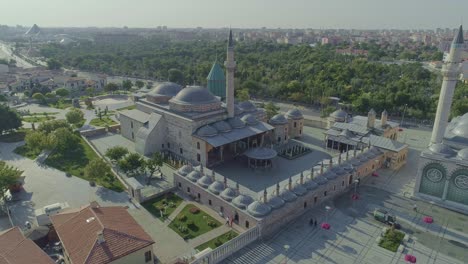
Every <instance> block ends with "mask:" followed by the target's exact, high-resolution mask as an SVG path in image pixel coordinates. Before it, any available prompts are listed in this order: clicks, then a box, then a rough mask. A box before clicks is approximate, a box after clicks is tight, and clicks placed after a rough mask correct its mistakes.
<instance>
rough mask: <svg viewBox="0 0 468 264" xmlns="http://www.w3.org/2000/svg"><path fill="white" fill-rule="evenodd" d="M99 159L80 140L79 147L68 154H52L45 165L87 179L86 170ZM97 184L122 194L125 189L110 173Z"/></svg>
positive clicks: (99, 179) (97, 181)
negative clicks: (91, 162) (93, 161)
mask: <svg viewBox="0 0 468 264" xmlns="http://www.w3.org/2000/svg"><path fill="white" fill-rule="evenodd" d="M95 158H98V156H97V155H96V153H95V152H94V151H93V150H92V149H91V147H90V146H89V145H88V144H87V143H86V142H85V141H84V140H83V139H82V138H80V144H79V147H77V148H76V149H74V150H70V151H69V152H67V153H66V154H64V155H62V154H59V153H52V154H51V155H50V156H49V157H48V158H47V159H46V161H45V164H46V165H48V166H51V167H54V168H56V169H58V170H61V171H64V172H68V173H70V174H72V175H74V176H77V177H80V178H82V179H85V180H90V179H87V178H86V176H85V174H84V168H85V167H86V165H88V163H89V161H91V160H93V159H95ZM94 181H95V182H96V183H97V184H99V185H101V186H103V187H106V188H108V189H111V190H114V191H118V192H121V191H123V190H124V189H125V187H124V186H123V185H122V183H121V182H120V181H119V180H118V179H117V178H116V176H114V175H113V174H112V172H110V171H109V174H108V175H103V176H102V178H98V179H95V180H94Z"/></svg>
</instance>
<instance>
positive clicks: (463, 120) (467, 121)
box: [450, 113, 468, 143]
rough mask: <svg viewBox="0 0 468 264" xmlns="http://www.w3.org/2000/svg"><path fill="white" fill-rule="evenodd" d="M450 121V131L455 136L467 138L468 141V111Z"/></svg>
mask: <svg viewBox="0 0 468 264" xmlns="http://www.w3.org/2000/svg"><path fill="white" fill-rule="evenodd" d="M450 123H451V124H450V126H451V130H450V131H451V132H452V133H453V134H454V135H455V136H459V137H462V138H464V139H466V140H467V143H468V113H466V114H464V115H463V116H458V117H455V118H454V119H453V120H452V122H450Z"/></svg>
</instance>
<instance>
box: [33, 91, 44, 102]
mask: <svg viewBox="0 0 468 264" xmlns="http://www.w3.org/2000/svg"><path fill="white" fill-rule="evenodd" d="M32 98H33V99H35V100H37V101H38V102H39V103H41V104H44V103H45V101H46V98H45V96H44V95H43V94H41V93H35V94H33V96H32Z"/></svg>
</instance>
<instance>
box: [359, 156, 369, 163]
mask: <svg viewBox="0 0 468 264" xmlns="http://www.w3.org/2000/svg"><path fill="white" fill-rule="evenodd" d="M357 158H358V159H359V160H360V161H361V162H362V163H364V162H367V161H368V160H369V158H368V157H367V156H366V155H364V154H361V155H359V156H358V157H357Z"/></svg>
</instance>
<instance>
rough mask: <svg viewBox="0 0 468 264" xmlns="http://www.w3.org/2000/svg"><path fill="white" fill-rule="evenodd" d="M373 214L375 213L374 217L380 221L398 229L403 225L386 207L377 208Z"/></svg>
mask: <svg viewBox="0 0 468 264" xmlns="http://www.w3.org/2000/svg"><path fill="white" fill-rule="evenodd" d="M373 215H374V219H375V220H377V221H379V222H382V223H384V224H387V225H391V226H394V227H395V228H396V229H400V228H401V225H400V224H399V223H398V222H397V220H396V216H395V215H392V214H390V213H389V212H388V211H386V210H384V209H375V210H374V214H373Z"/></svg>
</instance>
